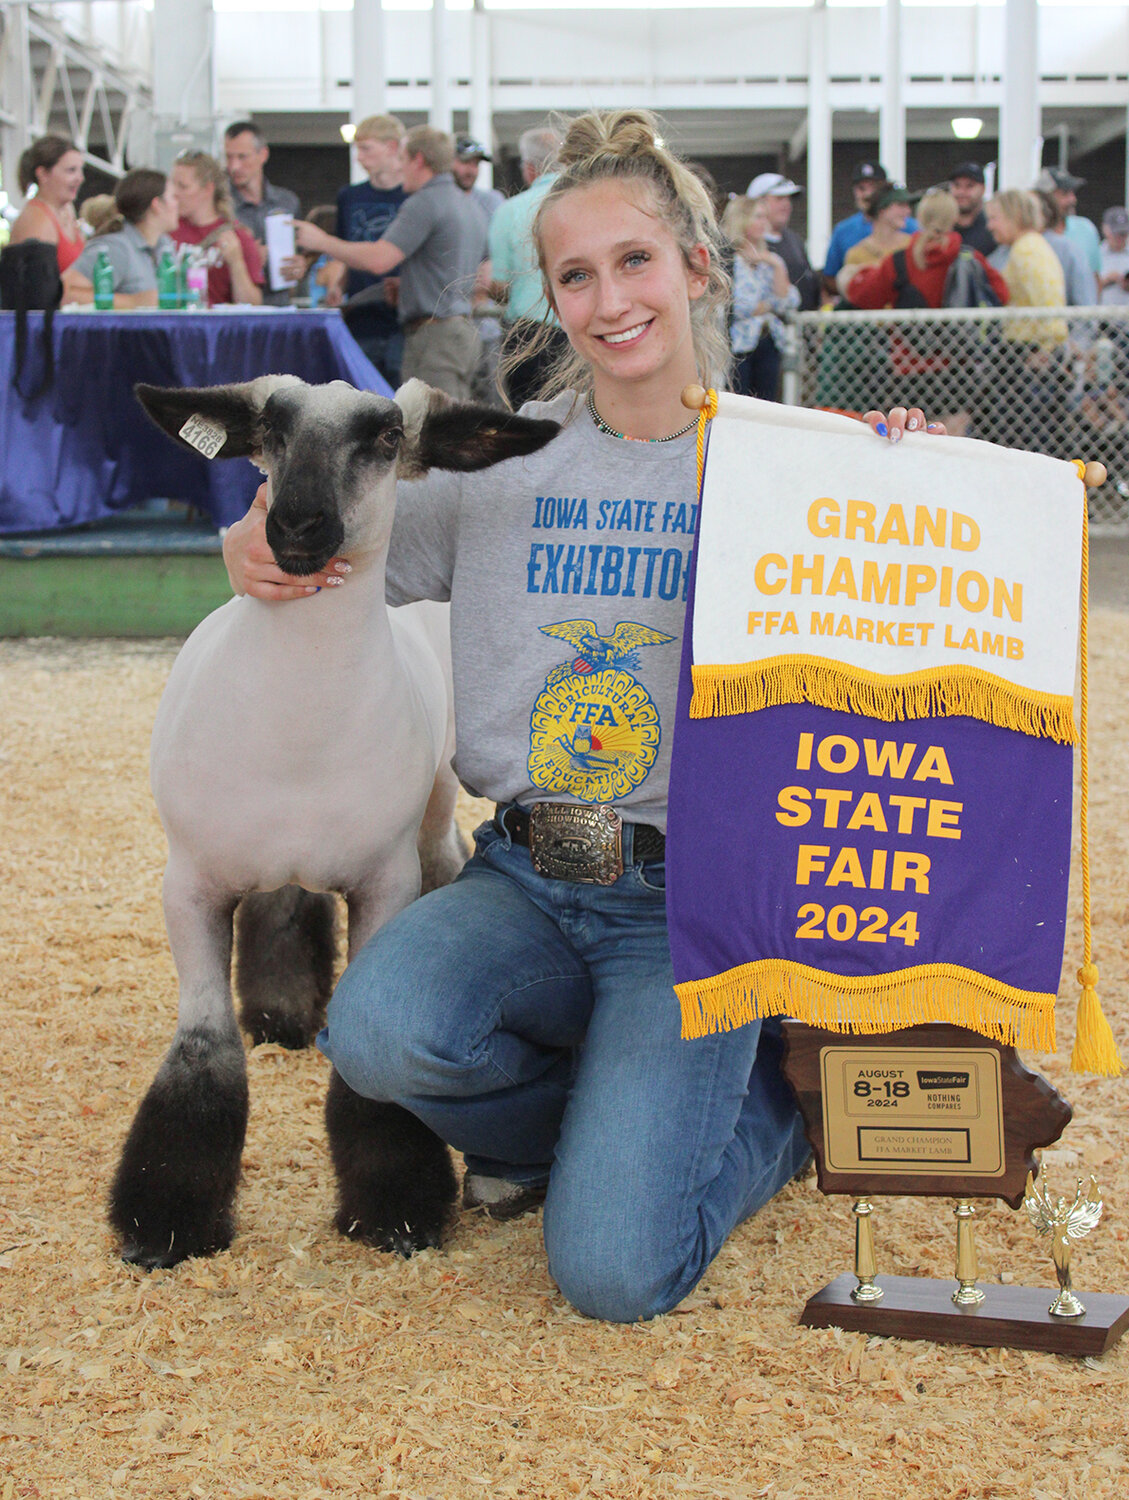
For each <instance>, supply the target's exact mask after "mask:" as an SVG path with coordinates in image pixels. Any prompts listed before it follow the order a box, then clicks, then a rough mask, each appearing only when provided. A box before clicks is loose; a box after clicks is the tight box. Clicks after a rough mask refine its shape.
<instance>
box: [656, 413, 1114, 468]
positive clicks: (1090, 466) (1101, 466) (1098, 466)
mask: <svg viewBox="0 0 1129 1500" xmlns="http://www.w3.org/2000/svg"><path fill="white" fill-rule="evenodd" d="M682 399H683V400H685V399H686V398H685V395H683V398H682ZM1106 477H1107V476H1106V466H1105V464H1099V463H1088V464H1087V465H1086V468H1085V471H1084V472H1083V475H1082V480H1083V483H1084V484H1085V486H1086V488H1087V489H1088V490H1096V489H1098V488H1099V487H1100V486H1101V485H1103V484H1105V482H1106Z"/></svg>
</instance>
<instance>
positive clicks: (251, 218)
mask: <svg viewBox="0 0 1129 1500" xmlns="http://www.w3.org/2000/svg"><path fill="white" fill-rule="evenodd" d="M231 197H232V201H233V202H234V204H235V217H236V218H237V219H238V220H239V222H240V224H242V225H243V228H244V229H246V230H247V232H248V233H249V234H250V236H251V238H252V239H254V240H256V241H258V243H259V244H260V245H265V244H266V242H267V216H268V214H292V215H294V216H295V217H297V216H298V214H300V213H301V211H302V206H301V204H300V203H299V201H298V194H297V193H292V192H291V191H290V189H289V188H284V187H276V186H275V185H274V183H273V182H271V181H270V180H269V179H268V178H266V177H264V178H263V196H262V199H261V200H260V202H258V203H249V202H248V201H247V199H246V198H243V197H240V194H239V189H238V188H237V187H236V186H235V185H234V183H233V184H232V187H231ZM294 290H295V289H294V288H293V287H282V288H281V290H279V291H277V292H272V291H271V289H270V277H269V275H268V274H267V260H266V256H265V255H264V256H263V303H264V305H265V306H266V307H289V305H290V298H291V295H292V294H293V292H294Z"/></svg>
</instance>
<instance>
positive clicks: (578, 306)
mask: <svg viewBox="0 0 1129 1500" xmlns="http://www.w3.org/2000/svg"><path fill="white" fill-rule="evenodd" d="M647 200H648V193H647V189H646V188H645V187H634V186H632V185H630V184H627V183H624V182H622V181H618V182H617V181H614V180H611V179H605V180H603V181H599V182H594V183H592V184H591V185H589V186H587V187H582V188H574V189H573V190H572V191H571V192H569V193H566V194H564V195H563V196H562V197H561V198H559V199H557V200H556V201H555V202H552V203H550V205H549V206H548V207H547V208H546V210H545V212H544V214H543V216H542V221H541V242H542V247H543V252H544V258H545V271H546V276H547V279H548V283H549V289H550V293H551V295H552V299H553V305H554V307H555V309H556V312H557V316H558V317H559V318H560V322H561V327H562V328H563V329H564V331H565V333H566V335H567V336H568V340H569V343H570V344H571V345H572V347H573V348H574V349H575V350H576V352H577V353H578V354H580V355H581V356H582V358H584V359H585V360H586V361H587V362H588V363H589V364H590V365H591V366H592V368H593V374H594V377H595V378H596V381H597V384H598V385H599V384H603V383H604V382H605V381H606V380H608V379H610V380H612V381H620V380H622V381H626V382H636V381H639V380H643V379H647V378H648V377H651V376H654V375H656V374H660V373H663V372H666V371H667V370H668V369H669V371H670V373H671V374H672V376H677V378H678V379H679V380H682V381H683V382H686V381H690V380H693V379H695V378H696V373H697V371H696V363H695V358H694V349H693V340H692V335H691V328H690V303H691V302H692V301H694V300H696V299H697V298H698V297H700V296H701V295H702V293H703V292H704V291H705V289H706V283H707V268H708V264H709V258H708V252H707V250H706V248H705V247H704V246H698V247H695V250H694V251H693V252H691V254H692V259H694V260H695V261H698V262H700V264H701V266H702V269H701V270H700V271H699V270H696V269H694V270H692V269H691V268H690V267H689V266H687V264H686V260H685V257H684V256H683V253H682V250H681V248H680V247H679V245H678V242H677V240H676V239H675V238H674V236H673V234H671V232H670V230H669V229H668V228H667V227H666V225H665V224H664V223H663V221H662V219H661V218H659V217H658V215H657V214H656V213H654V212H648V211H647V210H648V208H649V206H650V205H649V204H648V201H647ZM601 377H602V378H601Z"/></svg>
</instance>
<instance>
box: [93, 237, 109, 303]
mask: <svg viewBox="0 0 1129 1500" xmlns="http://www.w3.org/2000/svg"><path fill="white" fill-rule="evenodd" d="M113 305H114V268H113V266H111V264H110V257H109V256H108V255H107V254H106V252H105V250H99V252H98V255H97V258H96V259H95V262H94V306H95V307H96V308H98V309H99V310H100V311H101V312H105V311H107V309H109V308H112V307H113Z"/></svg>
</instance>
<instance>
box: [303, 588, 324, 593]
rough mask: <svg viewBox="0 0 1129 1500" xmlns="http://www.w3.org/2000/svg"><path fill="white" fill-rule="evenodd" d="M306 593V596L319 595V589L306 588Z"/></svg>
mask: <svg viewBox="0 0 1129 1500" xmlns="http://www.w3.org/2000/svg"><path fill="white" fill-rule="evenodd" d="M306 593H307V594H320V593H321V589H314V588H307V590H306Z"/></svg>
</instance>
